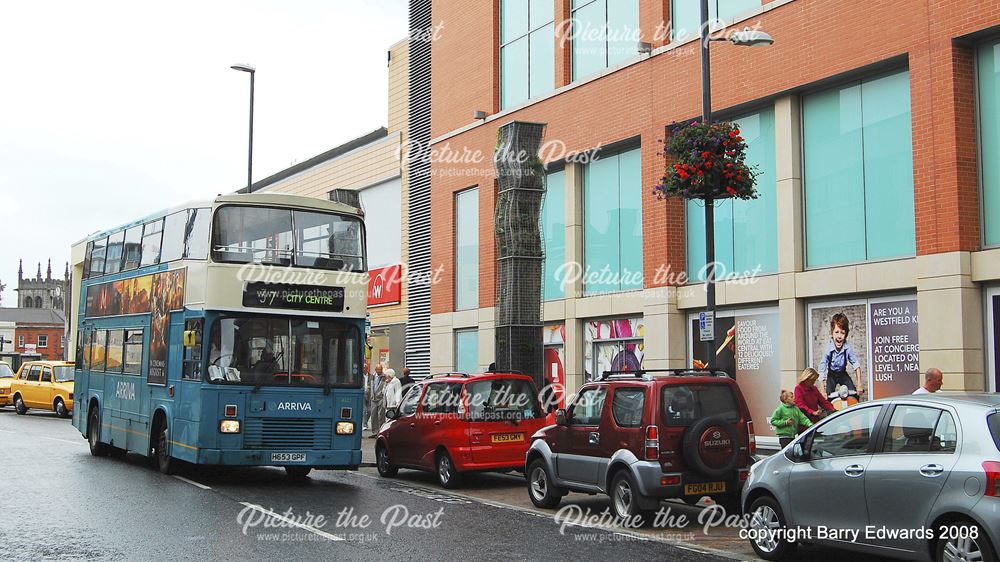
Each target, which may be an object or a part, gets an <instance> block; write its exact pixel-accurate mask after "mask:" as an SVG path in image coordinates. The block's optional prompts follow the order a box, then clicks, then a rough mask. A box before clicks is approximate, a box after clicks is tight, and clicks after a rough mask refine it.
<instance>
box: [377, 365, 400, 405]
mask: <svg viewBox="0 0 1000 562" xmlns="http://www.w3.org/2000/svg"><path fill="white" fill-rule="evenodd" d="M400 376H402V375H400ZM382 389H383V392H384V393H385V409H386V410H388V409H389V408H398V407H399V403H400V401H402V399H403V383H402V382H401V381H400V380H399V378H397V377H396V370H395V369H386V371H385V384H384V385H382Z"/></svg>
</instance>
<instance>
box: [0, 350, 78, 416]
mask: <svg viewBox="0 0 1000 562" xmlns="http://www.w3.org/2000/svg"><path fill="white" fill-rule="evenodd" d="M10 393H11V396H12V397H13V399H14V410H16V411H17V413H18V414H26V413H28V409H29V408H40V409H44V410H52V411H53V412H55V413H57V414H59V417H61V418H68V417H69V416H70V414H71V413H72V411H73V363H69V362H66V361H28V362H26V363H24V364H22V365H21V368H20V369H19V370H18V371H17V378H15V379H14V382H12V383H11V385H10Z"/></svg>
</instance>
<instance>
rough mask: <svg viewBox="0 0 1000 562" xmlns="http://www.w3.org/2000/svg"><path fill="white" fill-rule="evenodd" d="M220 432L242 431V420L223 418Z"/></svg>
mask: <svg viewBox="0 0 1000 562" xmlns="http://www.w3.org/2000/svg"><path fill="white" fill-rule="evenodd" d="M219 432H220V433H239V432H240V420H222V422H220V423H219Z"/></svg>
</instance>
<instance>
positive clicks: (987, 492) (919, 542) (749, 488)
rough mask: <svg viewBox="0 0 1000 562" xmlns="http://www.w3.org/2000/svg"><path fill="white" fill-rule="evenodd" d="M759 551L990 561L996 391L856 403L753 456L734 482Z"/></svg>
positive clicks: (998, 502)
mask: <svg viewBox="0 0 1000 562" xmlns="http://www.w3.org/2000/svg"><path fill="white" fill-rule="evenodd" d="M742 502H743V507H744V509H745V512H746V513H747V514H748V522H749V526H748V528H746V529H742V530H741V533H742V534H745V536H746V538H747V539H748V540H749V541H750V544H751V546H753V549H754V550H755V551H756V552H757V554H758V555H759V556H761V557H762V558H765V559H767V560H778V559H781V558H784V557H786V556H787V555H789V554H791V553H792V552H793V551H794V550H795V546H796V544H799V543H817V544H826V545H830V546H835V547H840V548H845V549H850V550H854V551H858V552H865V553H870V554H875V555H878V556H886V557H894V558H903V559H909V560H938V561H941V560H949V561H951V560H961V561H973V560H981V561H984V562H990V561H996V560H997V551H996V545H997V544H1000V394H998V393H993V394H984V393H978V394H971V393H970V394H965V393H937V394H927V395H916V396H901V397H896V398H890V399H883V400H876V401H873V402H864V403H862V404H859V405H857V406H854V407H852V408H849V409H847V410H844V411H841V412H839V413H837V414H836V415H833V416H831V417H829V418H828V419H826V420H824V421H823V422H821V423H819V424H817V425H815V426H813V427H812V428H810V429H809V430H808V431H806V432H805V433H803V434H802V435H800V436H799V437H798V438H797V439H796V440H795V441H793V442H792V443H790V444H789V445H788V446H787V447H785V449H784V450H782V451H781V452H780V453H778V454H775V455H773V456H771V457H768V458H767V459H765V460H763V461H761V462H759V463H757V464H755V465H754V466H753V467H752V468H751V472H750V477H749V479H748V480H747V483H746V486H745V487H744V488H743V497H742Z"/></svg>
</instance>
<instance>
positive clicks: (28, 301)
mask: <svg viewBox="0 0 1000 562" xmlns="http://www.w3.org/2000/svg"><path fill="white" fill-rule="evenodd" d="M34 302H35V301H33V300H32V299H31V297H27V298H25V299H24V308H32V307H33V306H34Z"/></svg>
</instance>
